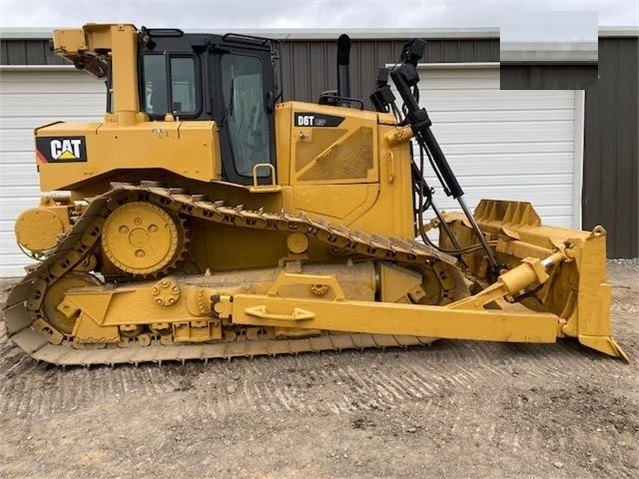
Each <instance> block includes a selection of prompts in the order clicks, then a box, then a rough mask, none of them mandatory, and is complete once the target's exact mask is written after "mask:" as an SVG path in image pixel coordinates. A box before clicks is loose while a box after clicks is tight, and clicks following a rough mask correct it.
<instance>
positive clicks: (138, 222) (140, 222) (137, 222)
mask: <svg viewBox="0 0 639 479" xmlns="http://www.w3.org/2000/svg"><path fill="white" fill-rule="evenodd" d="M133 222H134V223H135V224H136V225H138V226H139V225H141V224H142V219H141V218H135V219H134V220H133Z"/></svg>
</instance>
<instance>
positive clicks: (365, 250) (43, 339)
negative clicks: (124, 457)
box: [4, 182, 456, 365]
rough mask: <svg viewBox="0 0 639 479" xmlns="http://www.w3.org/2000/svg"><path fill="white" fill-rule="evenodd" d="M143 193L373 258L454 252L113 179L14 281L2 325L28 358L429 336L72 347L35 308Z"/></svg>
mask: <svg viewBox="0 0 639 479" xmlns="http://www.w3.org/2000/svg"><path fill="white" fill-rule="evenodd" d="M136 200H141V201H148V202H150V203H152V204H155V205H158V206H160V207H162V208H165V209H167V210H170V211H173V212H175V213H179V214H181V215H186V216H190V217H193V218H198V219H201V220H205V221H209V222H213V223H218V224H225V225H232V226H235V227H239V228H249V229H257V230H269V231H285V232H300V233H304V234H306V235H307V236H308V237H309V238H313V239H315V240H317V241H320V242H323V243H325V244H328V245H330V246H332V247H334V248H336V249H338V250H340V251H344V252H347V253H351V254H357V255H359V256H365V257H368V258H371V259H376V260H385V261H393V262H396V263H403V264H413V265H428V264H431V263H433V262H436V261H443V262H445V263H448V264H455V263H456V259H455V258H453V257H451V256H448V255H446V254H443V253H441V252H439V251H437V250H435V249H434V248H431V247H429V246H427V245H424V244H421V243H417V242H415V241H405V240H400V239H397V238H388V237H383V236H379V235H370V234H367V233H364V232H361V231H353V230H350V229H349V228H347V227H345V226H341V225H333V224H331V223H329V222H327V221H325V220H320V219H312V218H309V217H308V216H307V215H305V214H304V213H300V214H299V215H290V214H287V213H285V212H283V211H282V212H280V213H266V212H264V211H262V210H260V211H249V210H246V209H244V208H243V206H241V205H240V206H236V207H229V206H225V205H224V204H223V203H222V202H211V201H207V200H206V199H205V198H204V197H203V196H202V195H188V194H186V193H185V192H184V190H182V189H178V188H163V187H158V186H156V185H155V184H153V183H151V182H142V183H141V184H140V185H132V184H128V183H114V184H113V185H112V189H111V190H110V191H108V192H107V193H105V194H103V195H101V196H99V197H97V198H95V199H93V200H92V201H91V202H90V203H89V205H88V207H87V208H86V210H85V211H84V214H83V215H82V216H81V217H80V219H79V220H78V222H77V223H76V224H75V225H74V227H73V229H72V231H71V232H70V233H69V234H68V235H67V236H66V237H65V238H64V239H63V240H62V241H61V242H60V243H59V244H58V246H57V247H56V249H55V250H54V251H53V252H52V253H51V254H50V255H49V256H48V257H47V258H46V259H44V260H43V261H42V262H41V263H39V264H38V265H36V266H35V267H34V268H33V269H31V270H30V271H29V272H28V273H27V275H26V276H25V277H24V278H23V279H22V281H20V282H19V283H18V284H16V285H15V286H14V287H13V289H12V290H11V292H10V293H9V297H8V299H7V303H6V306H5V309H4V316H5V322H6V326H7V332H8V335H9V337H10V338H11V339H12V340H13V342H14V343H15V344H16V345H17V346H18V347H20V348H21V349H22V350H24V351H25V352H26V353H27V354H29V355H30V356H31V357H33V358H34V359H36V360H41V361H46V362H49V363H53V364H58V365H92V364H115V363H134V364H137V363H140V362H162V361H185V360H189V359H202V360H206V359H209V358H232V357H238V356H249V357H252V356H256V355H277V354H295V353H300V352H306V351H316V352H318V351H326V350H342V349H363V348H369V347H382V348H385V347H407V346H413V345H421V344H429V343H430V342H431V341H432V338H417V337H412V336H387V335H370V334H334V333H327V334H324V335H321V336H317V337H312V338H307V339H268V340H238V341H232V342H217V343H206V344H171V345H161V344H160V342H159V340H153V341H152V343H151V345H148V346H137V345H136V344H135V342H134V341H133V342H132V345H131V346H126V347H120V346H116V345H108V346H107V347H102V348H99V349H98V348H87V349H75V348H73V347H72V341H71V339H70V338H69V337H66V336H64V335H62V334H61V333H59V332H58V331H56V330H55V329H54V328H53V327H52V326H51V325H50V324H49V323H48V322H47V319H46V317H45V315H44V313H43V310H42V307H43V301H44V297H45V294H46V292H47V290H48V288H49V287H51V286H52V285H53V284H54V283H55V282H56V281H58V280H59V279H60V278H61V277H63V276H64V275H65V274H67V273H69V272H70V271H72V270H73V269H74V268H75V267H76V266H78V265H79V264H81V263H82V261H83V260H84V259H85V258H86V257H88V255H89V254H90V253H91V252H92V250H93V249H94V247H95V246H96V245H97V244H98V243H99V240H100V235H101V232H102V227H103V225H104V222H105V220H106V217H107V216H108V215H109V213H110V212H111V211H113V210H114V209H115V208H117V207H118V206H120V205H121V204H124V203H126V202H130V201H136Z"/></svg>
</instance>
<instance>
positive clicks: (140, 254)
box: [135, 249, 144, 258]
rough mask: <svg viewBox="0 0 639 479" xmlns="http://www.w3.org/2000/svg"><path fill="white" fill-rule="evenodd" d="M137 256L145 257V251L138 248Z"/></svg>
mask: <svg viewBox="0 0 639 479" xmlns="http://www.w3.org/2000/svg"><path fill="white" fill-rule="evenodd" d="M135 256H137V257H138V258H144V251H143V250H141V249H139V250H136V252H135Z"/></svg>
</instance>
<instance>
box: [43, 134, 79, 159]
mask: <svg viewBox="0 0 639 479" xmlns="http://www.w3.org/2000/svg"><path fill="white" fill-rule="evenodd" d="M36 158H37V159H38V161H39V162H41V163H74V162H79V161H87V153H86V145H85V138H84V137H83V136H68V137H64V138H50V137H37V138H36Z"/></svg>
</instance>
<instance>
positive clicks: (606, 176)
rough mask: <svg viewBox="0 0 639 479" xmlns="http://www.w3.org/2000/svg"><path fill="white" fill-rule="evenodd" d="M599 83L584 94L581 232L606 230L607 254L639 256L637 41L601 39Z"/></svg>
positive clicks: (613, 255) (631, 39)
mask: <svg viewBox="0 0 639 479" xmlns="http://www.w3.org/2000/svg"><path fill="white" fill-rule="evenodd" d="M599 77H600V78H599V82H598V83H597V86H595V87H593V88H589V89H587V90H586V108H585V127H584V139H585V145H584V171H583V194H582V206H583V227H584V228H592V227H594V226H595V225H597V224H601V225H603V226H604V227H605V228H606V229H607V230H608V243H607V244H608V255H609V256H610V257H613V258H634V257H637V256H639V244H638V243H639V237H638V235H639V224H638V209H639V192H638V191H639V185H638V183H639V151H638V148H639V139H638V138H639V39H637V38H636V37H635V38H627V37H626V38H600V39H599Z"/></svg>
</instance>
